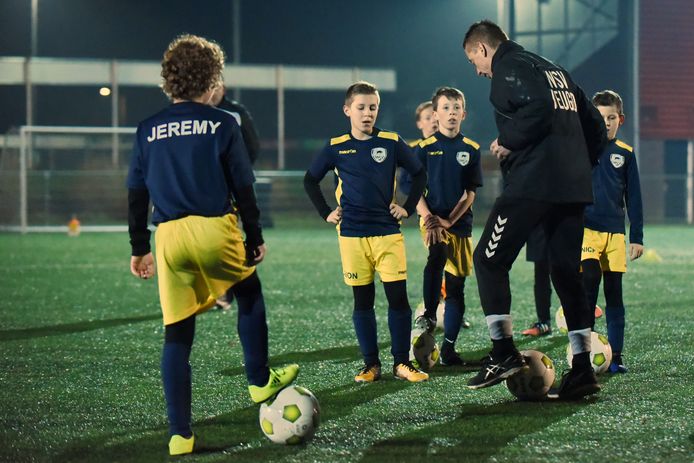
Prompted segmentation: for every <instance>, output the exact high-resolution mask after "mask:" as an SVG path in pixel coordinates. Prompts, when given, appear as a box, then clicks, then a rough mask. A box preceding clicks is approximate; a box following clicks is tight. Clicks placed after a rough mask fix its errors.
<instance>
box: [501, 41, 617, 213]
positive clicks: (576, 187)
mask: <svg viewBox="0 0 694 463" xmlns="http://www.w3.org/2000/svg"><path fill="white" fill-rule="evenodd" d="M492 76H493V77H492V88H491V93H490V100H491V103H492V105H493V106H494V109H495V117H496V125H497V128H498V130H499V138H498V143H499V144H500V145H502V146H504V147H506V148H508V149H509V150H511V151H512V152H511V154H510V155H509V156H508V157H507V158H505V159H504V160H503V161H502V162H501V170H502V173H503V177H504V191H503V193H502V198H509V199H510V198H513V199H534V200H538V201H546V202H549V203H554V204H561V203H584V204H589V203H592V202H593V192H592V186H591V182H592V179H591V168H592V165H595V164H596V163H597V158H598V156H599V155H600V153H601V151H602V149H603V147H604V146H605V145H606V144H607V134H606V129H605V123H604V122H603V120H602V117H601V115H600V112H599V111H598V110H597V109H596V108H595V107H594V106H593V105H592V104H591V102H590V101H589V100H588V99H587V98H586V96H585V94H584V93H583V90H581V88H580V87H579V86H578V85H576V84H575V83H574V82H573V80H572V79H571V76H570V75H569V73H568V72H567V71H566V70H564V69H563V68H561V67H560V66H557V65H555V64H554V63H552V62H550V61H548V60H546V59H545V58H542V57H541V56H538V55H536V54H534V53H530V52H528V51H526V50H525V49H523V47H521V46H520V45H518V44H517V43H516V42H513V41H511V40H509V41H507V42H504V43H502V44H501V45H500V46H499V48H498V49H497V51H496V53H495V54H494V57H493V59H492Z"/></svg>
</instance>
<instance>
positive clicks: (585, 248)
mask: <svg viewBox="0 0 694 463" xmlns="http://www.w3.org/2000/svg"><path fill="white" fill-rule="evenodd" d="M581 251H583V252H595V248H592V247H590V246H584V247H582V248H581Z"/></svg>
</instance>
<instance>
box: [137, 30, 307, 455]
mask: <svg viewBox="0 0 694 463" xmlns="http://www.w3.org/2000/svg"><path fill="white" fill-rule="evenodd" d="M223 68H224V52H223V51H222V49H221V48H220V47H219V45H217V44H216V43H213V42H210V41H208V40H206V39H204V38H202V37H197V36H194V35H183V36H180V37H178V38H176V39H175V40H174V41H173V42H171V43H170V44H169V46H168V49H167V50H166V52H165V53H164V58H163V60H162V71H161V76H162V78H163V85H162V88H163V90H164V92H165V93H166V95H167V96H168V97H169V98H170V99H171V100H172V103H173V104H172V105H171V106H169V107H167V108H165V109H163V110H162V111H160V112H158V113H157V114H155V115H153V116H151V117H150V118H148V119H145V120H144V121H142V122H141V123H140V124H139V125H138V129H137V135H136V139H135V146H134V149H133V155H132V158H131V161H130V170H129V173H128V180H127V186H128V229H129V234H130V244H131V246H132V257H131V260H130V271H131V272H132V274H133V275H135V276H136V277H139V278H142V279H149V278H152V277H153V276H154V274H155V264H154V257H153V255H152V252H151V250H150V244H149V239H150V233H149V230H148V229H147V213H148V205H149V201H150V198H151V200H152V203H153V205H154V212H153V214H152V223H153V224H154V225H157V231H156V251H157V252H156V257H157V264H156V267H158V268H159V281H158V283H159V297H160V302H161V308H162V313H163V317H164V325H165V326H164V338H165V340H164V347H163V352H162V358H161V374H162V382H163V386H164V396H165V398H166V406H167V413H168V419H169V434H170V440H169V453H170V454H171V455H181V454H186V453H191V452H192V451H193V446H194V441H195V436H194V435H193V432H192V430H191V395H192V390H191V389H192V387H191V386H192V385H191V370H190V363H189V358H190V351H191V347H192V344H193V338H194V336H195V318H196V315H197V314H198V313H201V312H204V311H205V310H207V309H209V308H210V307H212V306H213V305H214V303H215V298H217V297H219V296H221V295H222V294H224V293H225V292H226V291H227V290H230V291H233V293H234V295H235V296H236V299H237V300H238V305H239V311H238V332H239V337H240V338H241V345H242V347H243V354H244V367H245V370H246V376H247V378H248V382H249V386H248V390H249V393H250V396H251V400H252V401H253V402H256V403H260V402H264V401H266V400H268V399H269V398H271V397H272V396H274V395H275V394H277V393H278V392H279V391H280V390H281V389H283V388H284V387H286V386H287V385H289V384H290V383H291V382H292V381H293V380H294V378H296V375H297V374H298V371H299V366H298V365H289V366H288V367H286V368H284V369H272V368H268V340H267V324H266V321H265V303H264V301H263V294H262V290H261V286H260V280H259V279H258V274H257V273H256V270H255V265H257V264H259V263H260V262H261V261H262V260H263V258H264V257H265V252H266V248H265V244H264V241H263V235H262V230H261V227H260V222H259V217H260V211H259V210H258V207H257V205H256V199H255V193H254V192H253V182H254V181H255V178H254V176H253V171H252V170H251V165H250V161H249V158H248V154H247V153H246V149H245V147H244V142H243V138H242V137H241V131H240V129H239V126H238V124H237V123H236V120H235V119H234V117H233V116H232V115H231V114H229V113H227V112H226V111H222V110H219V109H216V108H213V107H211V106H209V101H210V99H211V97H212V93H213V92H214V89H215V87H216V86H217V85H218V84H219V83H220V82H221V76H222V69H223ZM232 197H233V199H234V200H235V202H236V205H237V207H238V211H239V215H240V216H241V219H242V220H243V229H244V232H245V235H246V241H245V243H244V241H243V237H242V236H241V231H240V230H239V227H238V225H237V217H236V216H235V215H234V214H232V206H231V201H230V199H231V198H232ZM244 244H245V247H244Z"/></svg>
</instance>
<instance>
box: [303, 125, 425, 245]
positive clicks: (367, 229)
mask: <svg viewBox="0 0 694 463" xmlns="http://www.w3.org/2000/svg"><path fill="white" fill-rule="evenodd" d="M397 167H403V168H404V169H405V170H406V171H407V172H409V173H410V174H412V175H414V174H416V173H417V172H419V171H420V170H421V169H422V166H421V164H420V162H419V161H418V160H417V158H416V157H415V156H414V154H413V153H412V150H410V148H409V147H408V146H407V144H406V143H405V142H404V141H403V139H402V138H400V136H399V135H398V134H397V133H395V132H387V131H385V130H380V129H377V128H374V131H373V133H372V137H371V138H370V139H368V140H357V139H355V138H354V137H352V136H351V135H350V134H349V133H346V134H344V135H341V136H339V137H335V138H332V139H331V140H330V141H329V142H328V143H327V144H326V145H325V147H324V148H323V149H322V150H321V152H320V153H319V154H318V156H317V157H316V158H315V159H314V161H313V163H312V164H311V167H310V168H309V170H308V171H309V173H310V174H311V175H312V176H313V177H314V178H316V179H322V178H323V177H324V176H325V174H327V173H328V172H329V171H331V170H334V171H335V174H336V175H337V188H336V189H335V198H336V199H337V203H338V204H339V205H340V207H341V208H342V222H341V224H340V235H341V236H348V237H367V236H384V235H392V234H395V233H399V232H400V224H399V223H398V221H397V220H396V219H395V218H394V217H393V216H392V215H391V214H390V205H391V203H393V201H394V195H395V171H396V169H397Z"/></svg>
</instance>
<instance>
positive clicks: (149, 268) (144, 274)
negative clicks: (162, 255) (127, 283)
mask: <svg viewBox="0 0 694 463" xmlns="http://www.w3.org/2000/svg"><path fill="white" fill-rule="evenodd" d="M130 273H132V274H133V275H135V276H136V277H138V278H142V279H143V280H146V279H148V278H152V277H153V276H154V274H155V273H157V268H156V266H155V265H154V256H152V253H151V252H150V253H147V254H145V255H144V256H131V257H130Z"/></svg>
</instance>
